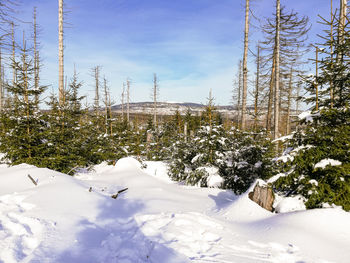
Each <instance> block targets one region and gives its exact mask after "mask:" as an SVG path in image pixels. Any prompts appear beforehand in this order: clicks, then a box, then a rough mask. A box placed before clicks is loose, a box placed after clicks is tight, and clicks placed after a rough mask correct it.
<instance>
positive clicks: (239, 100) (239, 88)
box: [237, 60, 242, 128]
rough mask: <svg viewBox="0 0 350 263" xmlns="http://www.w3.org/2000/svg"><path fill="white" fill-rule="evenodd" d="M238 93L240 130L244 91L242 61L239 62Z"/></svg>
mask: <svg viewBox="0 0 350 263" xmlns="http://www.w3.org/2000/svg"><path fill="white" fill-rule="evenodd" d="M238 70H239V73H238V92H237V128H239V126H240V125H239V124H240V117H241V109H242V108H241V102H242V101H241V90H242V60H240V61H239V67H238Z"/></svg>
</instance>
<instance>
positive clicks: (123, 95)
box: [122, 82, 125, 121]
mask: <svg viewBox="0 0 350 263" xmlns="http://www.w3.org/2000/svg"><path fill="white" fill-rule="evenodd" d="M124 97H125V82H123V92H122V119H123V121H124V119H125V117H124Z"/></svg>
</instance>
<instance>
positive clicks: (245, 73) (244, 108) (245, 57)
mask: <svg viewBox="0 0 350 263" xmlns="http://www.w3.org/2000/svg"><path fill="white" fill-rule="evenodd" d="M248 33H249V0H246V4H245V26H244V54H243V94H242V119H241V128H242V130H244V129H245V128H246V111H247V86H248V68H247V60H248Z"/></svg>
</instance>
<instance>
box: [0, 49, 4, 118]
mask: <svg viewBox="0 0 350 263" xmlns="http://www.w3.org/2000/svg"><path fill="white" fill-rule="evenodd" d="M2 71H3V70H2V53H1V44H0V112H1V111H2V109H3V100H4V86H3V78H2Z"/></svg>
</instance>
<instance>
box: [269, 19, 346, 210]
mask: <svg viewBox="0 0 350 263" xmlns="http://www.w3.org/2000/svg"><path fill="white" fill-rule="evenodd" d="M326 24H327V25H328V26H338V28H339V30H338V32H335V33H334V35H332V34H331V32H332V31H331V30H326V36H325V37H323V39H324V40H325V43H324V45H323V47H324V49H323V54H324V57H323V59H322V60H321V61H320V68H321V73H320V75H319V76H318V77H317V78H315V77H313V78H310V79H308V80H307V81H306V85H308V90H309V92H310V93H311V94H314V97H313V99H311V100H310V99H307V102H309V103H314V105H313V112H312V113H311V114H310V115H309V116H307V117H306V118H303V120H302V121H301V125H303V127H304V128H303V129H300V130H299V131H298V132H297V133H296V134H295V135H294V136H293V139H292V140H291V141H290V142H289V144H290V146H291V148H294V150H293V151H289V152H287V153H286V154H288V157H289V161H288V162H287V163H286V164H285V167H284V171H285V176H283V177H280V178H279V179H278V180H277V181H276V182H274V187H275V188H276V190H277V191H278V192H280V193H282V194H284V195H286V196H293V195H297V194H300V195H302V196H304V198H305V204H306V207H307V208H317V207H322V206H324V205H332V204H336V205H340V206H342V207H343V208H344V209H345V210H347V211H349V210H350V158H349V152H350V145H349V141H350V125H349V124H350V109H349V102H350V97H349V96H350V64H349V63H350V46H349V44H350V34H349V27H348V26H349V23H347V24H346V25H345V26H344V27H343V26H342V25H340V24H339V21H338V20H336V19H335V20H334V21H332V22H327V23H326ZM315 83H317V84H318V87H321V89H320V90H319V91H320V92H319V93H318V95H319V96H316V94H317V93H316V86H315ZM331 90H332V92H331ZM330 94H333V96H330ZM316 101H317V103H318V104H319V105H320V108H319V110H317V107H316ZM323 164H324V165H323Z"/></svg>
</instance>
